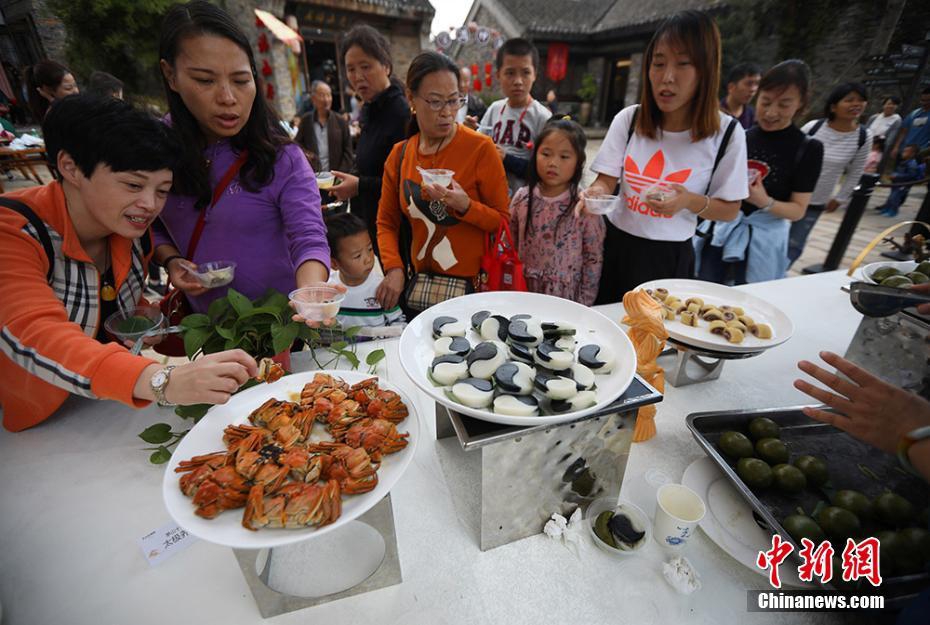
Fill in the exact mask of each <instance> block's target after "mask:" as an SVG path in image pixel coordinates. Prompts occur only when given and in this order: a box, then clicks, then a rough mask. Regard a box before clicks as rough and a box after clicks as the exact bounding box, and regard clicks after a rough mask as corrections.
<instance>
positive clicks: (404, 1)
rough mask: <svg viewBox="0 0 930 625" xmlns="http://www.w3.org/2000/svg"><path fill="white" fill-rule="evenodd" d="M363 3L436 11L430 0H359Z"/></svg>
mask: <svg viewBox="0 0 930 625" xmlns="http://www.w3.org/2000/svg"><path fill="white" fill-rule="evenodd" d="M358 2H360V3H362V4H373V5H375V6H380V7H384V8H386V9H393V10H403V11H415V12H417V13H430V14H434V13H436V9H434V8H433V5H432V4H430V2H429V0H358Z"/></svg>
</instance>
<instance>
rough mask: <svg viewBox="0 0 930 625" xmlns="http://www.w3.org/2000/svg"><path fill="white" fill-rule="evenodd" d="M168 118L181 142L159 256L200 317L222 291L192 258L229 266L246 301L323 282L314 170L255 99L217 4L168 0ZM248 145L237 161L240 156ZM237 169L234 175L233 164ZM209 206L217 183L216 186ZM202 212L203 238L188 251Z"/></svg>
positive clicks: (160, 229)
mask: <svg viewBox="0 0 930 625" xmlns="http://www.w3.org/2000/svg"><path fill="white" fill-rule="evenodd" d="M159 54H160V58H161V69H162V74H163V78H164V83H165V93H166V96H167V98H168V106H169V109H170V116H171V124H172V125H173V126H174V128H175V129H176V130H177V131H178V133H179V134H180V136H181V139H182V145H183V146H184V153H183V155H182V159H181V164H180V166H179V168H178V171H177V172H176V174H175V179H174V186H173V188H172V192H171V195H170V196H169V197H168V200H167V202H166V204H165V208H164V210H163V211H162V214H161V223H160V224H157V226H156V228H155V245H156V247H155V258H156V260H158V261H159V262H160V263H161V264H162V265H163V266H164V267H165V268H166V269H167V271H168V275H169V277H170V278H171V282H172V284H174V285H175V286H177V288H179V289H181V290H182V291H184V293H185V294H186V295H187V297H188V299H189V300H190V302H191V305H192V307H193V308H194V310H195V311H196V312H206V310H207V308H208V307H209V305H210V302H212V301H213V300H215V299H217V298H219V297H222V296H223V295H225V294H226V291H227V288H228V287H222V288H216V289H210V290H207V289H205V288H203V287H202V286H201V285H200V283H199V282H197V281H195V280H194V278H193V276H192V275H191V274H190V273H189V271H188V270H189V269H190V268H191V266H192V264H193V263H203V262H209V261H217V260H231V261H235V262H236V263H237V264H238V266H237V267H236V272H235V279H234V280H233V282H232V284H230V285H229V287H232V288H234V289H236V290H237V291H239V292H241V293H243V294H244V295H246V296H247V297H249V298H253V299H254V298H257V297H259V296H261V295H262V294H263V293H264V292H265V291H266V290H267V289H268V288H269V287H273V288H274V289H277V290H278V291H281V292H282V293H285V294H286V293H288V292H290V291H291V290H293V289H294V288H296V287H298V286H309V285H311V284H314V283H320V282H325V281H326V280H327V279H328V277H329V258H330V254H329V246H328V245H327V243H326V227H325V226H324V225H323V217H322V213H321V209H320V193H319V190H318V189H317V186H316V179H315V178H314V175H313V171H312V170H311V169H310V165H309V164H308V163H307V159H306V157H305V156H304V154H303V152H302V151H301V149H300V147H299V146H298V145H296V144H294V143H291V141H290V140H289V138H288V137H287V136H286V135H285V134H284V133H283V131H282V130H281V126H280V124H279V123H278V120H277V118H276V115H275V113H274V112H273V111H272V110H271V109H270V108H269V107H268V106H267V105H266V103H265V101H264V98H263V97H261V95H256V76H257V75H258V74H257V72H256V69H255V59H254V57H253V55H252V49H251V48H250V46H249V42H248V39H247V38H246V36H245V34H244V33H243V32H242V31H241V30H240V29H239V27H238V26H237V25H236V24H235V22H234V21H233V20H232V18H231V17H230V16H229V15H228V14H227V13H225V12H224V11H223V10H222V9H220V8H218V7H216V6H214V5H212V4H210V3H208V2H203V1H196V2H190V3H188V4H184V5H175V6H174V7H172V8H171V9H170V10H169V11H168V14H167V16H166V17H165V22H164V25H163V26H162V34H161V43H160V48H159ZM246 150H247V153H246V155H245V157H243V153H244V152H245V151H246ZM235 164H239V165H240V166H241V168H240V169H239V170H238V172H237V173H235V175H231V174H232V172H234V171H235V169H233V168H234V165H235ZM224 178H227V179H228V180H229V182H228V184H227V185H226V186H225V190H223V191H222V193H221V194H219V195H218V196H217V197H216V201H215V202H214V190H216V189H218V188H221V187H223V185H222V183H221V181H223V179H224ZM201 211H206V213H205V220H204V226H203V231H202V235H201V237H200V239H199V242H198V243H197V246H196V249H195V251H194V253H193V254H192V257H191V258H186V254H187V250H189V249H190V242H191V239H192V237H193V235H194V231H195V229H196V224H197V221H198V218H199V217H200V213H201Z"/></svg>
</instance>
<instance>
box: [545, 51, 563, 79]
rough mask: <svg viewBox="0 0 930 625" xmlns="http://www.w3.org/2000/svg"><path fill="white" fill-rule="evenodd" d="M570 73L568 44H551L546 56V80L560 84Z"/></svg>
mask: <svg viewBox="0 0 930 625" xmlns="http://www.w3.org/2000/svg"><path fill="white" fill-rule="evenodd" d="M567 73H568V44H567V43H550V44H549V52H548V53H547V54H546V78H548V79H549V80H551V81H552V82H559V81H561V80H562V79H563V78H565V75H566V74H567Z"/></svg>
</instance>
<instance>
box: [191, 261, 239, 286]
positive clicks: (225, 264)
mask: <svg viewBox="0 0 930 625" xmlns="http://www.w3.org/2000/svg"><path fill="white" fill-rule="evenodd" d="M190 273H191V275H193V276H194V277H195V278H197V282H199V283H200V284H202V285H203V286H204V287H206V288H208V289H215V288H217V287H221V286H226V285H227V284H229V283H230V282H232V281H233V278H235V277H236V263H235V262H233V261H231V260H217V261H213V262H210V263H200V264H199V265H197V269H196V271H191V272H190Z"/></svg>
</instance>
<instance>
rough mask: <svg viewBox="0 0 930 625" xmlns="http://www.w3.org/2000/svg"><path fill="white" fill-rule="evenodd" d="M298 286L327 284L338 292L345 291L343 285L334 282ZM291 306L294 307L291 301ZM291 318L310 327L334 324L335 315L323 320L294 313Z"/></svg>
mask: <svg viewBox="0 0 930 625" xmlns="http://www.w3.org/2000/svg"><path fill="white" fill-rule="evenodd" d="M299 286H328V287H331V288H334V289H336V290H337V291H339V292H340V293H345V292H346V288H345V287H344V286H343V285H341V284H338V283H335V282H317V283H315V284H303V285H299ZM291 308H294V304H293V302H292V303H291ZM291 319H293V320H294V321H297V322H300V323H306V324H307V325H308V326H310V327H311V328H319V327H320V326H332V325H336V317H330V318H329V319H324V320H323V321H311V320H310V319H304V318H303V317H301V316H300V315H298V314H296V313H295V314H294V315H293V316H291Z"/></svg>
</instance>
